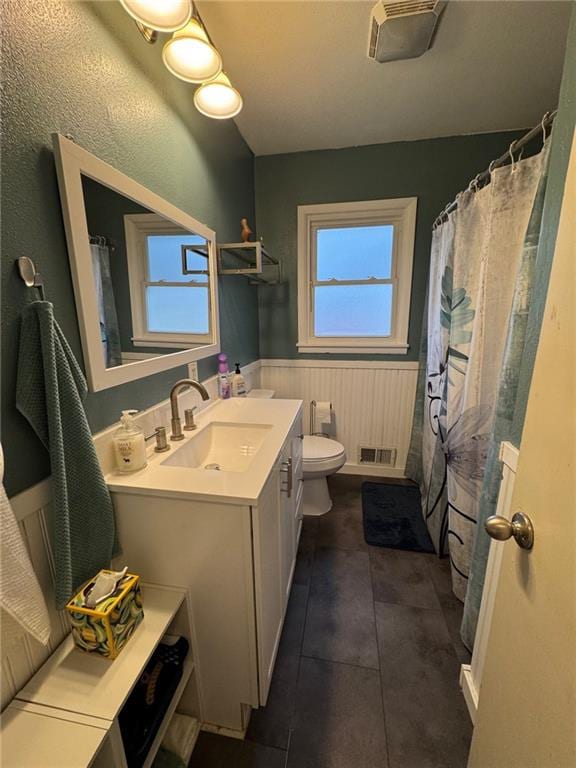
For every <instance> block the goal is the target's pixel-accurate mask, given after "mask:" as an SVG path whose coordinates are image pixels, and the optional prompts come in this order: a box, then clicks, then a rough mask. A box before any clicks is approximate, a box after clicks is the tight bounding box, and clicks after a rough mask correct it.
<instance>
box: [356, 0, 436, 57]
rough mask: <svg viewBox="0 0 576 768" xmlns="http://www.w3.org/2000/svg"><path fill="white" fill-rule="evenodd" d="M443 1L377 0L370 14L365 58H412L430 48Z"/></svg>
mask: <svg viewBox="0 0 576 768" xmlns="http://www.w3.org/2000/svg"><path fill="white" fill-rule="evenodd" d="M445 5H446V0H380V2H378V3H376V5H375V6H374V8H372V13H371V14H370V34H369V38H368V58H370V59H374V61H378V62H380V63H382V62H385V61H397V60H398V59H414V58H416V57H417V56H422V54H423V53H424V52H425V51H427V50H428V48H430V45H431V43H432V37H433V36H434V30H435V29H436V24H437V22H438V19H439V18H440V14H441V13H442V10H443V8H444V6H445Z"/></svg>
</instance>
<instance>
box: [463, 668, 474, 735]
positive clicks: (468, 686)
mask: <svg viewBox="0 0 576 768" xmlns="http://www.w3.org/2000/svg"><path fill="white" fill-rule="evenodd" d="M460 688H462V693H463V694H464V701H465V702H466V706H467V707H468V714H469V715H470V719H471V720H472V725H474V723H475V722H476V713H477V712H478V691H477V690H476V686H475V685H474V678H473V677H472V667H471V666H470V664H462V666H461V667H460Z"/></svg>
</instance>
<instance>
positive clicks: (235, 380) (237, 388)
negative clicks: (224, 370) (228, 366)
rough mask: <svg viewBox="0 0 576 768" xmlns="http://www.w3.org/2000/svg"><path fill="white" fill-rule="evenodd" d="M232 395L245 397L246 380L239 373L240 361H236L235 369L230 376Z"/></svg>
mask: <svg viewBox="0 0 576 768" xmlns="http://www.w3.org/2000/svg"><path fill="white" fill-rule="evenodd" d="M232 395H233V396H234V397H246V381H245V380H244V376H242V374H241V373H240V363H236V371H235V373H234V376H233V377H232Z"/></svg>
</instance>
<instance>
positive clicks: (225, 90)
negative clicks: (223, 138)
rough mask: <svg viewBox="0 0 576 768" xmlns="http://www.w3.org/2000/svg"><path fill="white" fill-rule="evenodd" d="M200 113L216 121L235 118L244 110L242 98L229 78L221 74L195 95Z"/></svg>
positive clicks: (205, 84)
mask: <svg viewBox="0 0 576 768" xmlns="http://www.w3.org/2000/svg"><path fill="white" fill-rule="evenodd" d="M194 104H195V105H196V109H197V110H198V112H201V113H202V114H203V115H206V117H213V118H215V119H216V120H226V119H227V118H230V117H235V116H236V115H237V114H238V113H239V112H240V110H241V109H242V96H240V94H239V92H238V91H237V90H236V88H234V87H233V86H232V83H231V82H230V79H229V77H228V76H227V75H226V74H225V73H224V72H220V74H219V75H218V77H215V78H214V79H213V80H210V81H209V82H207V83H204V84H203V85H201V86H200V87H199V88H198V89H197V90H196V93H195V94H194Z"/></svg>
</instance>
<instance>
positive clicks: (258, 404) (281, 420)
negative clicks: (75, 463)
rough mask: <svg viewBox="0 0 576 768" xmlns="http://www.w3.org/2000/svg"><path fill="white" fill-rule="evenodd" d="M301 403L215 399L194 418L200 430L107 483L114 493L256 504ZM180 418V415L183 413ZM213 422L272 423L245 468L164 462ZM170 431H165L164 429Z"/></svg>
mask: <svg viewBox="0 0 576 768" xmlns="http://www.w3.org/2000/svg"><path fill="white" fill-rule="evenodd" d="M301 407H302V401H301V400H260V399H252V398H231V399H230V400H218V401H216V402H215V403H214V404H213V405H211V406H210V407H209V408H206V409H205V410H203V411H202V412H201V413H200V414H199V415H198V416H197V418H196V423H197V425H198V429H197V430H195V431H193V432H184V435H185V437H184V440H182V441H179V442H172V443H170V446H171V449H170V451H169V452H166V453H155V452H154V450H153V448H150V449H149V454H148V466H146V467H145V468H144V469H141V470H139V471H138V472H133V473H131V474H122V473H116V472H111V473H109V474H107V475H106V482H107V483H108V487H109V489H110V490H111V491H112V492H113V493H135V494H145V495H152V496H171V497H178V498H189V499H196V500H201V501H213V502H220V503H222V502H223V503H228V504H254V503H256V501H257V500H258V497H259V496H260V493H261V491H262V489H263V487H264V484H265V482H266V480H267V478H268V475H269V474H270V472H271V470H272V468H273V466H274V463H275V461H276V459H277V457H278V455H279V453H280V450H281V448H282V445H283V444H284V441H285V440H286V437H287V435H288V433H289V431H290V429H291V427H292V425H293V423H294V420H295V419H296V417H297V416H298V413H299V411H300V409H301ZM181 416H183V414H181ZM211 422H233V423H236V424H266V425H268V424H269V425H271V429H270V430H269V434H267V435H266V437H265V439H264V443H263V444H262V446H261V448H260V449H259V451H258V452H257V453H256V455H255V456H254V459H253V460H252V463H251V465H250V467H249V468H248V469H247V470H246V471H245V472H225V471H219V472H215V471H206V470H205V469H203V468H199V469H191V468H189V467H177V466H169V465H163V462H164V461H166V459H167V458H168V457H169V456H172V455H174V452H175V451H177V450H178V449H179V448H181V447H182V446H183V445H185V443H186V441H188V440H191V439H194V437H195V436H197V435H198V434H199V433H200V431H201V430H202V429H204V428H205V427H206V426H207V425H208V424H210V423H211ZM167 431H168V433H169V431H170V430H169V429H167Z"/></svg>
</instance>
